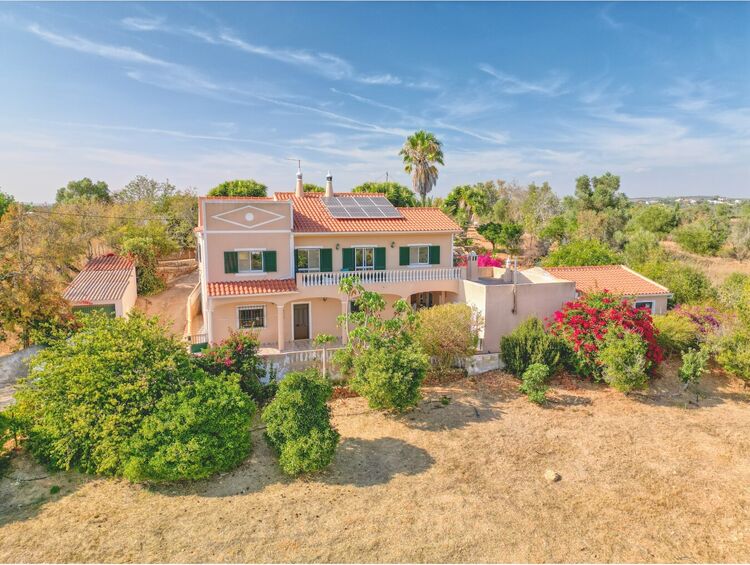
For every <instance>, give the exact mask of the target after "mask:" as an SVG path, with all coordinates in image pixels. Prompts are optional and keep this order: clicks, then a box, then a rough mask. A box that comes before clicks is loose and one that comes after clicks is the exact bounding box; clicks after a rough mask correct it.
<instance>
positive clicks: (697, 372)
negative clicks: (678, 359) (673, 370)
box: [677, 347, 709, 386]
mask: <svg viewBox="0 0 750 565" xmlns="http://www.w3.org/2000/svg"><path fill="white" fill-rule="evenodd" d="M708 358H709V350H708V349H707V348H705V347H701V348H698V349H689V350H687V351H685V352H684V353H683V354H682V365H680V368H679V370H678V371H677V376H679V377H680V380H681V381H682V382H683V383H685V385H686V386H687V385H695V384H698V382H699V381H700V379H701V377H702V376H703V373H705V372H706V367H707V365H708Z"/></svg>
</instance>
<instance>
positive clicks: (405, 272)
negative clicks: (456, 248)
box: [297, 267, 466, 286]
mask: <svg viewBox="0 0 750 565" xmlns="http://www.w3.org/2000/svg"><path fill="white" fill-rule="evenodd" d="M465 271H466V269H465V267H445V268H427V269H393V270H388V271H339V272H335V273H298V279H297V281H298V283H299V285H300V286H338V285H339V283H340V282H341V279H343V278H344V277H349V276H356V277H358V278H359V280H360V282H361V283H362V284H380V283H386V284H393V283H395V284H398V283H404V282H419V281H453V280H461V279H463V278H465V276H466V275H465Z"/></svg>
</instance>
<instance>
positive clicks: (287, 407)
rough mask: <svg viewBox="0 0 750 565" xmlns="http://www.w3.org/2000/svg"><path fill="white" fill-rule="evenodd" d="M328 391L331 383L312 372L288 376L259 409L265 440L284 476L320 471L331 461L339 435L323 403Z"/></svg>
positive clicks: (328, 394)
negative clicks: (275, 392)
mask: <svg viewBox="0 0 750 565" xmlns="http://www.w3.org/2000/svg"><path fill="white" fill-rule="evenodd" d="M332 392H333V388H332V387H331V383H330V382H329V381H328V380H327V379H325V378H324V377H323V376H321V375H320V374H319V373H318V372H317V371H315V370H307V371H304V372H295V373H288V374H287V375H286V376H285V377H284V379H283V380H282V381H281V383H280V384H279V391H278V393H277V394H276V398H274V399H273V401H272V402H271V403H270V404H269V405H268V406H267V407H266V408H265V410H263V422H264V423H265V424H266V440H267V441H268V443H269V445H270V446H271V448H272V449H273V450H274V451H275V452H276V454H277V455H278V456H279V466H280V467H281V469H282V470H283V471H284V472H285V473H287V474H289V475H298V474H300V473H312V472H315V471H320V470H322V469H325V468H326V467H327V466H328V465H329V464H330V463H331V461H332V460H333V456H334V454H335V453H336V445H337V444H338V442H339V434H338V432H337V431H336V430H335V429H334V428H333V426H331V411H330V409H329V408H328V404H327V402H328V400H329V399H330V398H331V394H332Z"/></svg>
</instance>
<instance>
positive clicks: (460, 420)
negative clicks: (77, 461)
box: [0, 367, 750, 562]
mask: <svg viewBox="0 0 750 565" xmlns="http://www.w3.org/2000/svg"><path fill="white" fill-rule="evenodd" d="M673 371H674V368H673V367H672V368H670V369H668V370H667V372H668V373H669V374H670V375H671V376H667V377H663V378H661V379H658V380H656V381H655V383H654V385H653V386H652V388H651V390H650V391H648V392H647V393H644V394H642V395H634V396H631V397H625V396H623V395H621V394H619V393H616V392H613V391H610V390H608V389H606V388H604V387H600V386H597V385H591V384H581V383H577V382H576V381H573V380H572V379H565V380H563V381H558V382H557V383H556V384H555V387H554V389H553V391H552V394H551V398H552V402H551V403H550V404H549V405H548V407H545V408H540V407H537V406H533V405H531V404H530V403H529V402H528V401H527V400H526V399H525V398H523V397H521V396H519V394H518V393H517V392H516V388H517V382H516V381H515V380H514V379H512V378H511V377H509V376H507V375H504V374H502V373H493V374H487V375H482V376H479V377H475V378H465V379H461V380H459V381H455V382H453V383H450V384H446V385H443V386H435V387H428V388H426V389H425V400H424V401H423V402H422V403H421V405H420V406H419V408H418V409H417V410H415V411H414V412H412V413H410V414H407V415H405V416H389V415H384V414H380V413H376V412H372V411H370V410H368V409H367V408H366V406H365V403H364V401H363V400H362V399H360V398H345V399H339V400H336V401H334V403H333V411H334V414H335V425H336V426H337V427H338V429H339V431H340V432H341V436H342V441H341V445H340V448H339V450H338V453H337V455H336V459H335V461H334V463H333V465H332V466H331V468H330V469H329V470H328V471H326V472H325V473H323V474H321V475H320V476H317V477H313V478H308V479H305V480H293V479H288V478H285V477H284V476H282V475H281V474H280V473H279V471H278V470H277V468H276V467H275V464H274V460H273V458H272V456H271V454H270V453H269V450H268V448H267V447H266V446H265V444H264V442H263V440H262V437H261V434H260V432H256V433H255V451H254V453H253V455H252V457H251V458H250V459H249V460H248V461H247V462H246V463H245V464H244V465H242V466H241V467H240V468H238V469H237V470H235V471H233V472H231V473H227V474H225V475H223V476H220V477H217V478H215V479H213V480H209V481H205V482H201V483H198V484H191V485H184V486H172V487H160V488H147V487H142V486H134V485H131V484H128V483H126V482H124V481H115V480H104V479H92V478H90V477H83V476H80V475H76V474H73V473H58V474H52V475H48V473H47V471H45V470H44V469H43V468H42V467H39V466H38V465H35V464H33V463H31V462H30V460H29V459H28V458H27V457H24V456H19V457H16V458H15V460H14V464H13V468H12V471H11V473H10V475H9V476H8V477H6V478H5V479H2V481H1V482H0V538H2V540H3V543H2V545H0V560H2V561H6V562H7V561H12V562H17V561H23V562H28V561H33V562H40V561H45V562H50V561H52V562H60V561H88V562H91V561H105V562H126V561H136V562H147V561H167V562H201V561H225V562H226V561H272V562H305V561H327V562H332V561H333V562H346V561H356V562H362V561H366V562H373V561H374V562H383V561H410V562H415V561H416V562H423V561H437V562H441V561H446V562H488V561H506V562H507V561H531V562H541V561H558V562H559V561H567V562H589V561H624V562H653V561H662V562H664V561H668V562H706V561H709V562H730V561H731V562H747V561H750V487H749V485H750V391H748V390H745V389H743V387H742V384H741V383H739V382H738V381H737V380H735V379H729V378H727V377H725V376H723V375H721V374H718V373H717V374H712V375H711V376H710V377H707V378H706V379H705V380H704V383H703V384H702V390H703V396H704V397H703V398H702V400H701V401H700V405H699V406H695V405H693V404H691V403H690V402H689V400H690V398H693V397H692V396H690V395H685V394H682V393H681V392H680V388H679V385H678V384H677V383H676V382H675V379H674V376H673ZM444 395H445V396H447V397H449V398H450V402H449V403H448V404H447V405H443V404H442V403H441V402H440V398H441V397H442V396H444ZM547 469H551V470H553V471H556V472H557V473H559V474H560V475H561V477H562V478H561V480H560V481H558V482H548V481H547V480H546V479H545V477H544V474H545V471H546V470H547ZM54 485H57V486H59V487H61V488H60V491H59V492H58V493H56V494H50V488H51V487H52V486H54Z"/></svg>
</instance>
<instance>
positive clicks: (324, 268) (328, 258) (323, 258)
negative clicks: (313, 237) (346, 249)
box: [320, 249, 333, 273]
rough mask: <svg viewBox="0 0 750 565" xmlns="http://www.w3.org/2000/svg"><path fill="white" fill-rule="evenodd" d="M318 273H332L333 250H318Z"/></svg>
mask: <svg viewBox="0 0 750 565" xmlns="http://www.w3.org/2000/svg"><path fill="white" fill-rule="evenodd" d="M320 271H321V272H322V273H330V272H331V271H333V249H321V250H320Z"/></svg>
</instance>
